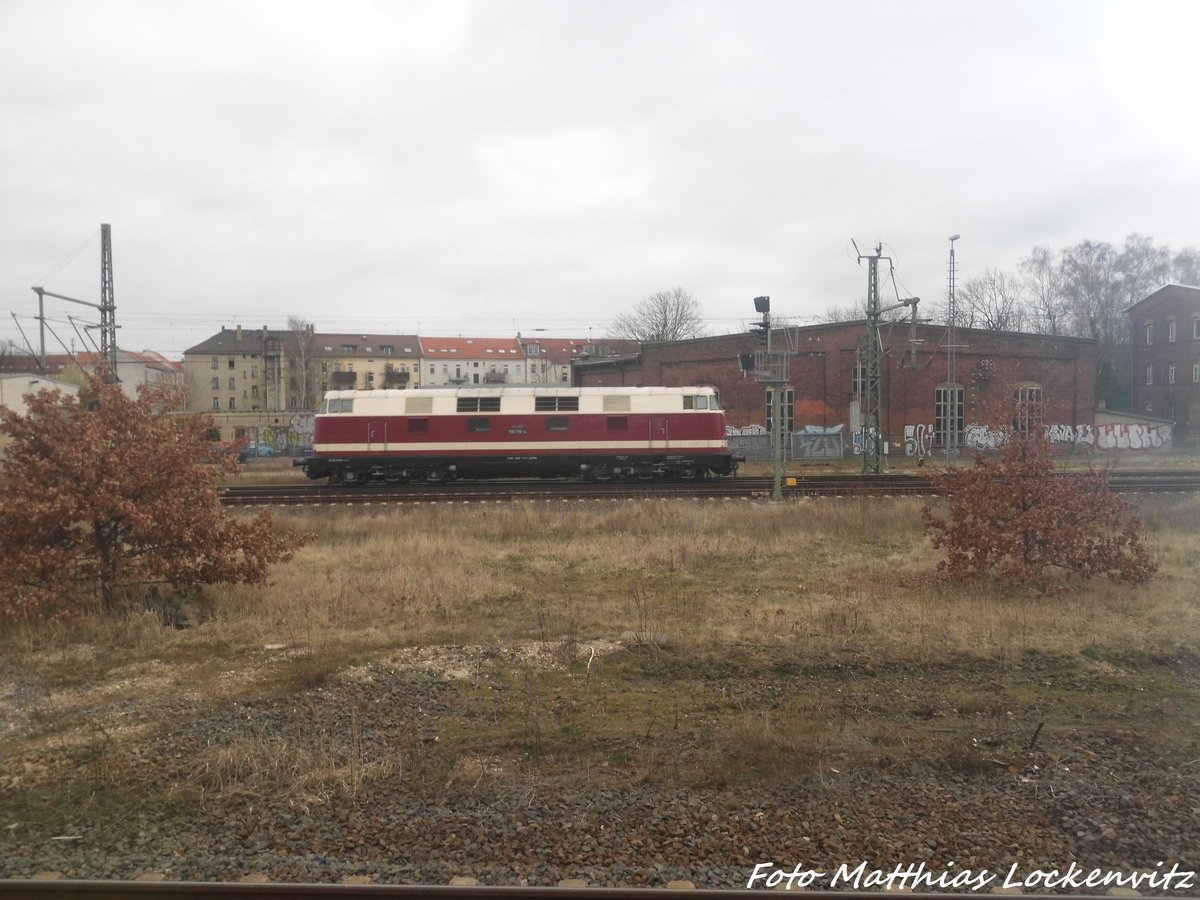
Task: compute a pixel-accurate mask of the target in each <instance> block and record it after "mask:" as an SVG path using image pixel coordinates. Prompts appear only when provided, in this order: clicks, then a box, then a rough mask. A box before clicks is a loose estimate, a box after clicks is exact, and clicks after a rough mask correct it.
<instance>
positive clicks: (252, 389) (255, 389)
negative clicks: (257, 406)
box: [250, 384, 258, 397]
mask: <svg viewBox="0 0 1200 900" xmlns="http://www.w3.org/2000/svg"><path fill="white" fill-rule="evenodd" d="M250 396H251V397H257V396H258V385H257V384H252V385H250Z"/></svg>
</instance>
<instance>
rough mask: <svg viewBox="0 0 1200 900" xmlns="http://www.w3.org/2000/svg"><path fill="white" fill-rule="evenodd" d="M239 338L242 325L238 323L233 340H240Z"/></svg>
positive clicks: (240, 337)
mask: <svg viewBox="0 0 1200 900" xmlns="http://www.w3.org/2000/svg"><path fill="white" fill-rule="evenodd" d="M241 339H242V326H241V325H239V326H238V327H237V334H236V336H235V337H234V340H237V341H240V340H241Z"/></svg>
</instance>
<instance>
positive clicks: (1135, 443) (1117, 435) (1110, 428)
mask: <svg viewBox="0 0 1200 900" xmlns="http://www.w3.org/2000/svg"><path fill="white" fill-rule="evenodd" d="M1170 442H1171V426H1170V425H1140V424H1133V425H1097V426H1096V446H1097V447H1099V448H1100V449H1101V450H1161V449H1162V448H1163V447H1165V446H1167V445H1168V444H1169V443H1170Z"/></svg>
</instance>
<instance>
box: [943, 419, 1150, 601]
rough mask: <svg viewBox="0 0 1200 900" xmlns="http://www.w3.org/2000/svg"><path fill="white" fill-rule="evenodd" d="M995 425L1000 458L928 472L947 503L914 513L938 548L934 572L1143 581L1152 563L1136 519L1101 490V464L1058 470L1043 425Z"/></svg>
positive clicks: (1040, 580)
mask: <svg viewBox="0 0 1200 900" xmlns="http://www.w3.org/2000/svg"><path fill="white" fill-rule="evenodd" d="M1001 430H1003V431H1004V432H1005V439H1004V442H1003V444H1002V446H1001V450H1000V454H999V458H996V459H988V458H985V457H984V456H983V455H982V454H980V455H978V456H976V457H975V462H974V465H972V466H969V467H964V468H960V469H950V470H947V471H944V472H940V473H936V474H934V475H932V476H931V477H930V480H931V481H932V483H933V486H934V488H935V489H936V490H937V492H938V493H939V494H940V495H942V496H944V497H946V498H947V504H948V505H947V509H946V512H945V514H944V515H943V514H941V513H940V512H935V511H934V510H933V509H932V508H931V507H930V506H928V505H927V506H926V507H925V508H924V509H923V510H922V511H921V514H922V519H923V520H924V522H925V534H926V536H927V537H929V538H930V540H931V541H932V543H933V546H934V547H937V548H941V549H944V550H945V552H946V558H945V559H944V560H943V561H942V562H940V563H939V564H938V569H939V570H940V571H942V572H944V573H945V574H946V576H947V577H948V578H950V579H951V580H953V581H965V580H970V579H973V578H978V577H981V576H984V575H987V574H989V573H990V574H993V575H994V576H996V577H997V578H998V579H999V580H1000V581H1002V582H1005V583H1008V584H1025V583H1034V584H1038V585H1040V586H1041V587H1043V588H1048V587H1052V586H1053V580H1052V575H1053V574H1054V573H1055V572H1060V573H1065V574H1066V575H1068V576H1078V577H1079V578H1082V579H1088V578H1091V577H1093V576H1097V575H1104V576H1107V577H1108V578H1111V579H1112V580H1114V581H1122V582H1132V583H1136V584H1140V583H1143V582H1146V581H1149V580H1150V578H1151V577H1152V576H1153V575H1154V572H1155V570H1156V568H1157V567H1156V565H1155V563H1154V561H1153V560H1152V559H1151V557H1150V551H1149V550H1148V549H1147V547H1146V545H1145V542H1144V541H1143V540H1142V535H1141V523H1140V522H1139V520H1138V519H1137V517H1136V516H1134V515H1132V514H1131V513H1130V504H1128V503H1126V502H1125V501H1124V500H1122V499H1121V498H1120V497H1118V496H1117V495H1116V494H1115V493H1113V491H1112V490H1111V489H1110V488H1109V485H1108V473H1107V471H1104V470H1098V469H1095V468H1092V467H1089V468H1088V469H1087V470H1086V471H1083V472H1079V473H1065V472H1060V471H1058V468H1057V466H1056V464H1055V461H1054V458H1053V456H1052V455H1051V452H1050V444H1049V442H1048V441H1047V440H1046V436H1045V430H1044V429H1043V428H1041V427H1035V428H1032V429H1030V430H1028V432H1027V433H1021V432H1019V431H1018V430H1017V429H1014V428H1005V429H1001Z"/></svg>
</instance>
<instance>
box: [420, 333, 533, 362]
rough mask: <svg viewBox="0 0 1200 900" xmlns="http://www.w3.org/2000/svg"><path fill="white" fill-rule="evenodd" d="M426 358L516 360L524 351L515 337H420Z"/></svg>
mask: <svg viewBox="0 0 1200 900" xmlns="http://www.w3.org/2000/svg"><path fill="white" fill-rule="evenodd" d="M421 349H422V351H423V354H424V356H425V358H426V359H429V360H433V359H488V360H492V359H494V360H503V361H506V362H507V361H509V360H518V359H524V358H525V352H524V351H523V350H522V349H521V344H520V342H519V341H517V339H516V338H464V337H454V338H450V337H446V338H444V337H422V338H421Z"/></svg>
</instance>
